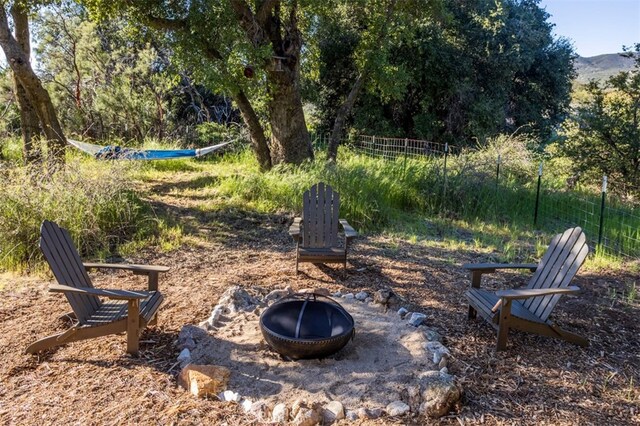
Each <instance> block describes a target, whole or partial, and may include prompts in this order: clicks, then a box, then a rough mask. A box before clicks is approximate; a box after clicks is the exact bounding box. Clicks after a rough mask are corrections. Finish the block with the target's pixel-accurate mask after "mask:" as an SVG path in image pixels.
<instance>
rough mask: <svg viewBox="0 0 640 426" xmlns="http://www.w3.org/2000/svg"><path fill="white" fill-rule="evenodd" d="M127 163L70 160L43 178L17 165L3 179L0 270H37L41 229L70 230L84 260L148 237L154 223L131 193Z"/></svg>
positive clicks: (0, 178)
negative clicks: (50, 225)
mask: <svg viewBox="0 0 640 426" xmlns="http://www.w3.org/2000/svg"><path fill="white" fill-rule="evenodd" d="M127 167H128V166H127V164H126V163H116V162H103V163H96V162H95V160H90V161H85V162H82V161H78V160H71V161H69V163H68V164H67V165H66V166H61V168H59V169H57V170H55V171H53V172H47V173H43V171H42V170H41V169H40V168H36V167H35V166H27V167H24V166H17V167H12V168H8V169H5V170H3V171H2V174H1V175H0V235H2V238H1V239H0V269H4V270H19V269H24V268H29V269H30V268H33V267H34V266H37V265H38V263H39V262H40V261H41V254H40V252H39V251H38V238H39V230H40V224H41V222H42V221H43V220H44V219H48V220H53V221H55V222H57V223H59V224H60V225H61V226H63V227H65V228H67V229H68V230H69V232H70V234H71V236H72V237H73V239H74V241H75V243H76V245H77V247H78V249H79V251H80V253H81V254H82V255H83V256H92V257H96V256H97V257H100V256H105V255H108V254H110V253H113V252H114V251H116V247H117V245H118V244H121V243H123V242H126V241H130V240H134V239H143V238H147V237H148V236H149V235H151V234H152V233H153V230H154V227H155V222H154V221H153V220H151V218H150V217H149V212H148V211H147V208H146V207H145V205H144V203H143V202H142V201H141V200H140V199H139V198H138V196H137V195H136V193H135V192H134V190H133V186H132V182H131V180H130V178H129V177H128V176H129V173H128V171H127Z"/></svg>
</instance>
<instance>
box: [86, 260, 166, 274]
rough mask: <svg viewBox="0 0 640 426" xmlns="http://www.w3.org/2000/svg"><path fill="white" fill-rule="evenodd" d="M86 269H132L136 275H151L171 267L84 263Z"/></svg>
mask: <svg viewBox="0 0 640 426" xmlns="http://www.w3.org/2000/svg"><path fill="white" fill-rule="evenodd" d="M83 265H84V267H85V269H123V270H126V271H132V272H133V273H134V274H136V275H149V274H151V273H153V272H156V273H157V272H167V271H169V270H170V269H171V268H170V267H169V266H159V265H127V264H124V263H123V264H120V263H83Z"/></svg>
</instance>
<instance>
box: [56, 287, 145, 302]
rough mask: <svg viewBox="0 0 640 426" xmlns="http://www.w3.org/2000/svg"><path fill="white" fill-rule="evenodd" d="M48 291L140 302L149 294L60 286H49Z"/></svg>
mask: <svg viewBox="0 0 640 426" xmlns="http://www.w3.org/2000/svg"><path fill="white" fill-rule="evenodd" d="M49 291H50V292H52V293H76V294H84V295H87V296H102V297H107V298H109V299H115V300H136V299H140V300H141V299H146V298H147V297H149V292H147V291H129V290H103V289H97V288H92V287H82V288H77V287H71V286H68V285H61V284H51V285H50V286H49Z"/></svg>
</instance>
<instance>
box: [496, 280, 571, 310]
mask: <svg viewBox="0 0 640 426" xmlns="http://www.w3.org/2000/svg"><path fill="white" fill-rule="evenodd" d="M579 291H580V287H576V286H569V287H564V288H515V289H511V290H500V291H496V296H498V297H499V298H500V300H498V302H497V303H496V304H495V306H494V307H493V308H491V311H492V312H497V311H498V309H500V305H502V304H503V303H504V302H503V301H505V300H518V299H528V298H530V297H536V296H549V295H552V294H571V293H577V292H579Z"/></svg>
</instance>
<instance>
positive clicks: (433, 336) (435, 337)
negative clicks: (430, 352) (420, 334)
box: [424, 328, 442, 342]
mask: <svg viewBox="0 0 640 426" xmlns="http://www.w3.org/2000/svg"><path fill="white" fill-rule="evenodd" d="M424 337H426V338H427V340H428V341H430V342H442V335H441V334H440V333H438V332H437V331H435V330H433V329H431V328H427V329H426V330H424Z"/></svg>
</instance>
